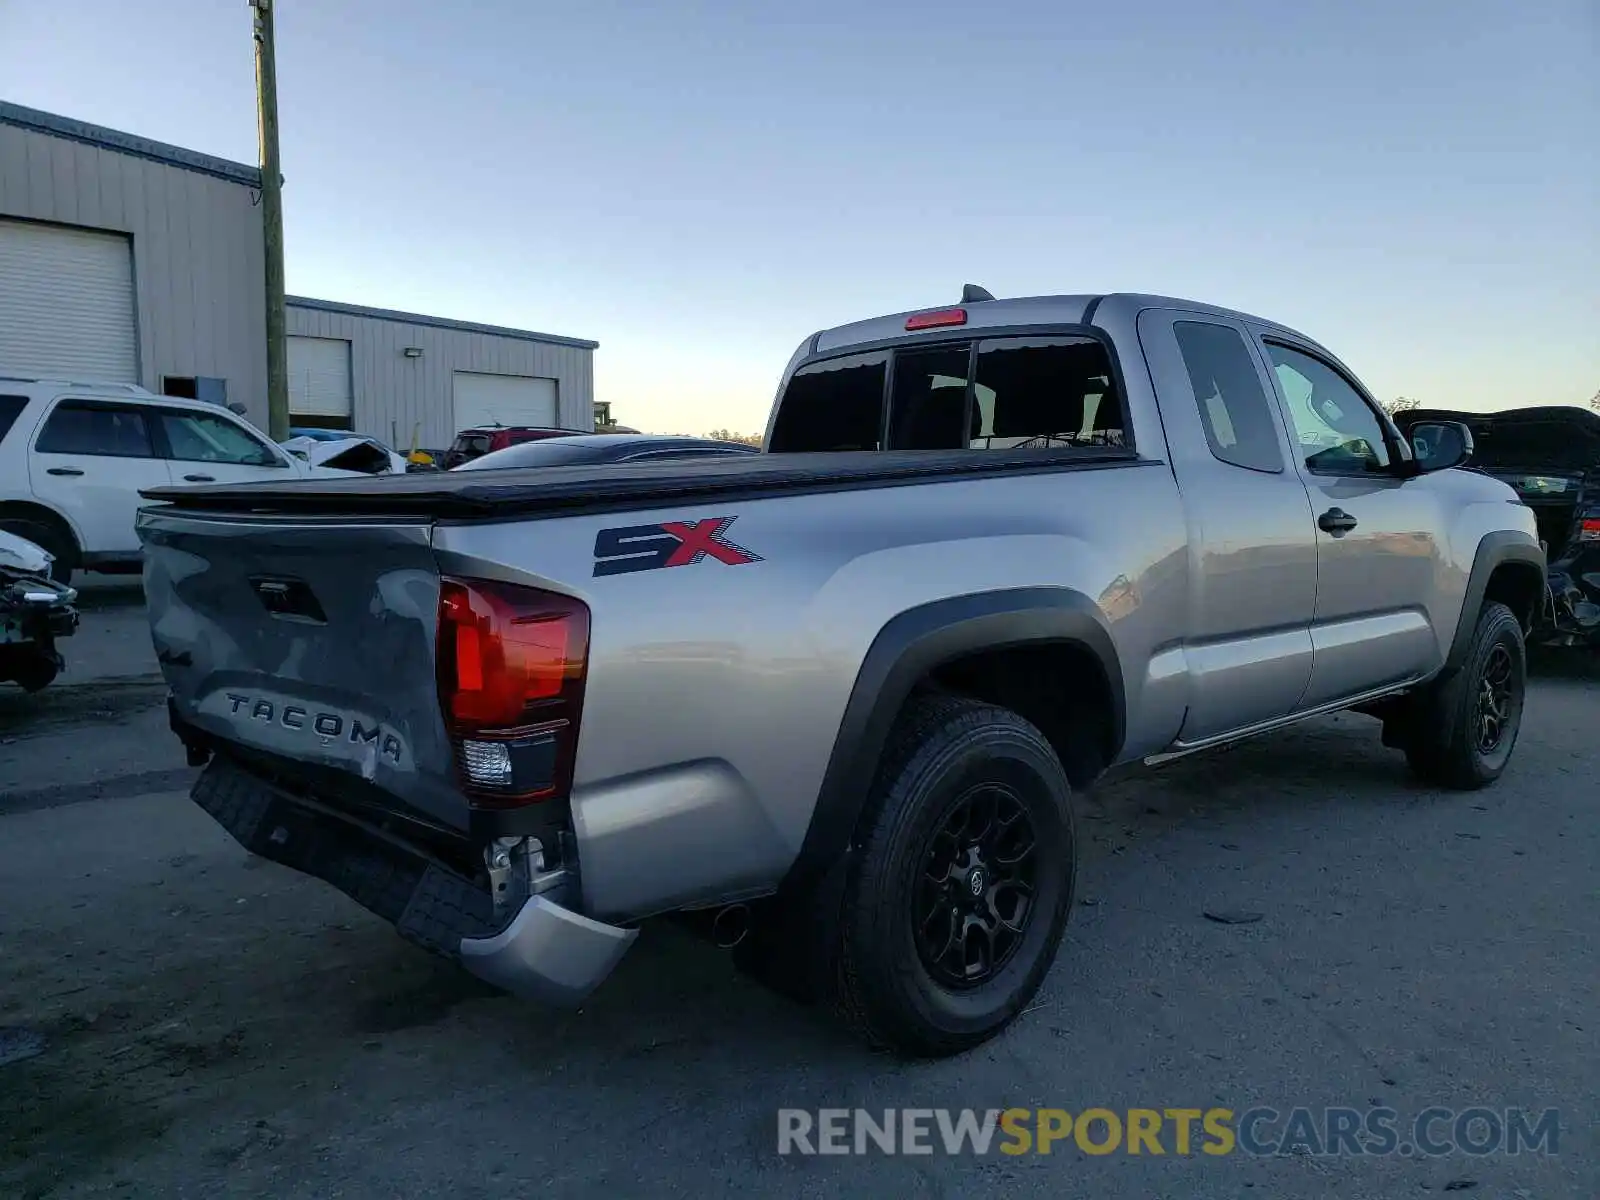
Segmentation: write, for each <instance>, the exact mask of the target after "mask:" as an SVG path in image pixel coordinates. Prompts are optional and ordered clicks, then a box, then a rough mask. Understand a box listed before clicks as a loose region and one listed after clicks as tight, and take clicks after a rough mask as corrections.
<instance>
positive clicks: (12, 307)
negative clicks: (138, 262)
mask: <svg viewBox="0 0 1600 1200" xmlns="http://www.w3.org/2000/svg"><path fill="white" fill-rule="evenodd" d="M0 374H13V375H24V376H28V375H31V376H42V377H45V378H56V379H74V380H82V381H84V382H90V381H98V380H105V381H108V382H112V383H137V382H138V381H139V355H138V350H137V341H136V339H135V336H134V308H133V251H132V248H131V247H130V246H129V244H128V239H127V237H126V236H125V235H123V234H120V233H98V232H95V231H92V230H87V229H68V228H65V227H63V226H60V225H37V224H34V223H33V222H30V221H6V220H0Z"/></svg>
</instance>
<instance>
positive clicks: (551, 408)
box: [455, 371, 556, 430]
mask: <svg viewBox="0 0 1600 1200" xmlns="http://www.w3.org/2000/svg"><path fill="white" fill-rule="evenodd" d="M455 405H456V408H455V413H456V429H457V430H462V429H475V428H477V427H478V426H479V425H554V424H555V423H556V381H555V380H554V379H535V378H534V377H533V376H531V375H479V374H477V373H475V372H472V371H457V372H456V373H455Z"/></svg>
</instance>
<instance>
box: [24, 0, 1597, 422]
mask: <svg viewBox="0 0 1600 1200" xmlns="http://www.w3.org/2000/svg"><path fill="white" fill-rule="evenodd" d="M250 18H251V14H250V9H249V8H248V7H247V5H246V3H245V0H151V2H149V3H143V4H137V3H128V2H127V0H73V2H72V3H62V2H61V0H0V52H3V57H4V61H5V63H6V66H5V71H4V75H3V77H0V99H5V100H10V101H13V102H15V103H19V104H25V105H30V106H32V107H36V108H42V109H47V110H49V111H52V112H56V113H61V114H63V115H66V116H70V117H75V118H78V119H80V120H86V121H92V122H96V123H98V124H102V125H108V126H111V127H112V128H115V129H119V130H125V131H127V132H130V133H135V134H139V135H142V136H145V137H150V138H155V139H158V140H161V141H166V142H173V143H176V144H178V145H181V146H187V147H191V148H193V149H196V150H202V151H206V152H209V153H212V154H217V155H221V156H223V157H227V158H232V159H237V160H240V161H244V162H252V163H253V162H255V161H256V132H255V91H254V74H253V65H252V47H251V36H250V28H251V20H250ZM277 19H278V58H279V90H280V99H281V111H282V148H283V162H284V175H285V177H286V180H287V183H286V186H285V193H284V202H285V213H286V216H285V221H286V228H285V237H286V246H287V271H288V283H289V290H290V291H291V292H293V293H299V294H304V295H311V296H320V297H327V298H329V299H335V300H343V301H349V302H355V303H361V304H370V305H376V306H380V307H385V308H398V309H409V310H414V311H419V312H426V313H432V314H437V315H440V316H448V317H455V318H459V319H463V320H477V321H487V322H492V323H496V324H503V325H512V326H517V327H522V328H529V329H537V330H543V331H546V332H551V333H562V334H569V335H573V336H578V337H590V338H595V339H597V340H598V341H599V342H600V344H601V346H600V350H599V351H598V354H597V358H596V376H597V389H596V398H597V399H600V400H609V401H611V403H612V406H613V409H614V412H615V415H616V417H617V418H618V419H619V420H621V421H623V422H624V423H626V424H629V425H634V426H636V427H639V428H643V429H647V430H659V431H669V430H670V431H682V432H697V433H698V432H703V431H705V430H708V429H711V428H713V427H723V426H726V427H731V428H733V429H735V430H746V431H749V430H759V429H760V428H761V426H762V425H763V424H764V421H765V414H766V410H767V407H768V405H769V404H770V402H771V399H772V391H773V387H774V385H775V383H776V381H777V376H778V373H779V372H780V370H781V369H782V367H783V365H784V363H785V361H787V359H788V357H789V354H790V353H791V351H792V350H793V349H794V347H795V345H796V344H797V343H798V342H799V341H800V340H801V339H802V338H804V337H806V336H808V335H809V334H810V333H811V332H813V331H814V330H816V329H818V328H822V327H825V326H829V325H835V324H839V323H842V322H844V321H848V320H852V319H856V318H860V317H864V316H869V315H873V314H876V313H880V312H890V311H897V310H901V309H907V308H916V307H922V306H931V305H935V304H938V303H941V302H948V301H950V300H953V299H955V297H956V296H957V295H958V294H959V290H960V287H961V285H962V284H963V283H964V282H967V281H973V282H978V283H981V284H983V285H984V286H986V287H988V288H989V289H990V290H991V291H993V292H994V293H995V294H996V295H999V296H1007V295H1036V294H1043V293H1073V292H1103V291H1145V292H1157V293H1163V294H1168V295H1178V296H1186V297H1189V298H1192V299H1197V300H1204V301H1209V302H1212V303H1218V304H1224V305H1227V306H1230V307H1234V308H1242V309H1245V310H1248V311H1252V312H1257V313H1260V314H1261V315H1263V316H1267V317H1271V318H1274V319H1276V320H1280V321H1283V322H1285V323H1287V324H1289V325H1293V326H1295V327H1297V328H1300V329H1301V330H1303V331H1304V332H1306V333H1308V334H1310V335H1311V336H1312V337H1315V338H1317V339H1318V340H1320V341H1322V342H1324V343H1325V344H1327V345H1328V346H1329V347H1330V348H1331V349H1333V350H1334V351H1335V352H1336V353H1337V354H1339V355H1340V356H1341V357H1342V358H1344V359H1345V361H1347V362H1348V363H1349V364H1350V365H1351V366H1352V367H1354V368H1355V370H1356V371H1357V373H1358V374H1360V375H1361V376H1362V378H1363V379H1364V380H1365V381H1366V382H1367V384H1368V385H1369V386H1370V387H1371V388H1372V389H1373V391H1374V392H1376V393H1377V395H1378V396H1379V397H1381V398H1383V399H1392V398H1394V397H1396V396H1401V395H1405V396H1411V397H1415V398H1417V399H1418V400H1420V401H1422V402H1423V403H1424V404H1426V405H1429V406H1443V407H1451V406H1454V407H1465V408H1478V409H1492V408H1502V407H1510V406H1515V405H1520V404H1529V403H1584V402H1586V401H1587V400H1588V399H1589V397H1590V396H1591V395H1594V394H1595V393H1596V390H1597V389H1600V82H1597V81H1600V71H1597V70H1596V69H1595V68H1596V63H1597V62H1600V6H1597V5H1596V4H1595V3H1593V0H1524V2H1522V3H1515V2H1495V3H1489V2H1486V0H1460V2H1458V3H1455V4H1450V5H1443V4H1439V3H1419V2H1415V0H1399V2H1396V0H1388V2H1383V3H1378V2H1372V0H1345V2H1342V3H1328V2H1324V0H1308V2H1307V3H1304V4H1282V3H1265V2H1236V0H1211V2H1209V3H1204V4H1196V3H1193V2H1192V0H1187V2H1183V3H1178V2H1176V0H1148V2H1146V3H1141V4H1071V3H1068V4H1063V3H1060V2H1059V0H1055V2H1045V0H1023V2H1014V3H1004V2H997V3H994V4H989V5H973V4H970V3H963V4H954V3H947V2H945V0H928V2H926V3H908V2H905V0H895V2H892V3H888V2H886V3H862V2H860V0H856V2H854V3H840V2H838V0H811V2H808V3H806V4H794V3H782V4H777V3H768V2H767V0H740V2H738V3H735V2H734V0H722V2H721V3H692V2H687V0H658V2H656V3H651V4H645V3H615V2H611V0H585V2H584V3H581V4H574V3H568V4H559V5H558V4H550V3H543V2H539V0H527V2H521V3H518V2H514V0H474V2H473V3H470V4H457V5H450V4H440V3H436V2H429V3H422V2H421V0H386V2H379V0H279V5H278V18H277Z"/></svg>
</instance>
